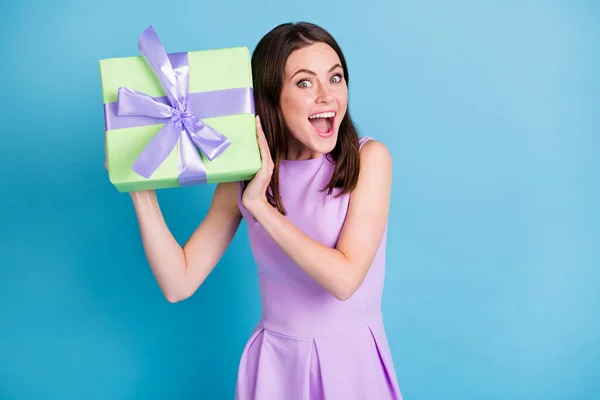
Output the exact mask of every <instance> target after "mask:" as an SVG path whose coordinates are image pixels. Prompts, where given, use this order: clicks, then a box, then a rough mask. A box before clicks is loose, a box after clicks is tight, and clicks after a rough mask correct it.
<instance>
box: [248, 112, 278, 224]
mask: <svg viewBox="0 0 600 400" xmlns="http://www.w3.org/2000/svg"><path fill="white" fill-rule="evenodd" d="M256 139H257V140H258V148H259V149H260V156H261V158H262V167H261V168H260V169H259V170H258V172H257V173H256V175H255V176H254V178H253V179H252V180H251V181H250V183H249V184H248V186H247V187H246V189H245V190H244V194H243V196H242V204H243V205H244V207H246V209H247V210H248V211H249V212H250V213H251V214H253V212H252V210H253V209H255V208H256V207H259V206H262V205H265V204H268V202H267V189H268V187H269V184H270V183H271V176H272V175H273V159H272V158H271V151H270V150H269V145H268V144H267V139H266V138H265V132H264V131H263V129H262V125H261V123H260V118H259V117H258V116H256Z"/></svg>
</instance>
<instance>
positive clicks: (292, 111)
mask: <svg viewBox="0 0 600 400" xmlns="http://www.w3.org/2000/svg"><path fill="white" fill-rule="evenodd" d="M306 110H307V104H306V101H305V99H304V98H302V97H301V96H286V98H282V102H281V111H282V112H283V116H284V117H285V119H286V123H287V124H288V126H296V125H298V124H301V123H302V122H303V120H304V119H305V118H306Z"/></svg>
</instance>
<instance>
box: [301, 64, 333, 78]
mask: <svg viewBox="0 0 600 400" xmlns="http://www.w3.org/2000/svg"><path fill="white" fill-rule="evenodd" d="M336 68H342V66H341V65H340V64H335V65H334V66H333V67H331V68H330V69H329V71H328V72H333V71H334V70H335V69H336ZM301 72H304V73H306V74H309V75H316V73H314V72H313V71H311V70H309V69H304V68H303V69H299V70H298V71H296V72H294V74H293V75H292V77H291V78H290V80H292V79H294V77H295V76H296V75H298V74H299V73H301Z"/></svg>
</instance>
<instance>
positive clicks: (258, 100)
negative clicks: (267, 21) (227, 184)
mask: <svg viewBox="0 0 600 400" xmlns="http://www.w3.org/2000/svg"><path fill="white" fill-rule="evenodd" d="M315 42H322V43H325V44H327V45H329V46H330V47H331V48H332V49H333V50H334V51H335V52H336V53H337V55H338V57H339V59H340V62H341V65H342V69H343V71H344V77H345V79H346V84H348V82H349V75H348V66H347V64H346V59H345V58H344V54H343V53H342V50H341V48H340V46H339V45H338V43H337V42H336V41H335V39H334V38H333V37H332V36H331V34H329V33H328V32H327V31H326V30H325V29H323V28H321V27H319V26H317V25H314V24H311V23H308V22H299V23H295V24H293V23H285V24H281V25H279V26H277V27H275V28H274V29H273V30H271V31H270V32H268V33H267V34H266V35H265V36H264V37H263V38H262V39H261V40H260V41H259V42H258V44H257V46H256V49H255V50H254V52H253V54H252V79H253V86H254V104H255V109H256V112H257V114H258V115H259V116H260V121H261V124H262V127H263V130H264V132H265V137H266V139H267V142H268V144H269V150H270V151H271V156H272V157H273V164H274V168H273V174H272V177H271V183H270V184H269V189H268V190H267V200H268V202H269V203H270V204H271V205H272V206H273V207H277V210H278V211H279V212H280V213H282V214H284V215H285V214H286V211H285V207H284V205H283V202H282V200H281V194H280V192H279V167H280V165H281V161H282V160H283V159H285V157H287V151H288V146H287V144H288V138H289V135H290V132H289V129H288V127H287V125H286V123H285V120H284V117H283V113H282V111H281V105H280V104H281V103H280V98H281V90H282V87H283V74H284V68H285V64H286V61H287V59H288V57H289V56H290V54H291V53H292V52H294V51H295V50H298V49H301V48H303V47H307V46H309V45H311V44H313V43H315ZM328 157H329V159H330V160H331V161H332V162H333V163H334V165H335V167H334V171H333V174H332V176H331V180H330V181H329V183H328V184H327V185H326V186H325V187H324V188H323V190H327V192H328V194H329V195H331V193H332V192H333V190H334V188H339V189H340V191H339V192H338V193H337V196H340V195H342V194H344V193H349V192H351V191H352V190H354V188H355V187H356V183H357V181H358V174H359V166H360V165H359V164H360V158H359V145H358V132H357V129H356V127H355V126H354V123H353V122H352V119H351V118H350V111H349V110H347V111H346V114H345V115H344V118H343V119H342V121H341V123H340V128H339V132H338V138H337V143H336V145H335V147H334V148H333V150H332V151H331V152H330V153H329V154H328ZM247 184H248V182H245V183H244V188H245V187H246V185H247Z"/></svg>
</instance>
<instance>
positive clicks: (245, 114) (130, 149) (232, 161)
mask: <svg viewBox="0 0 600 400" xmlns="http://www.w3.org/2000/svg"><path fill="white" fill-rule="evenodd" d="M138 48H139V50H140V53H141V55H140V56H132V57H122V58H109V59H104V60H100V62H99V65H100V77H101V85H102V98H103V103H104V117H105V141H106V142H105V145H106V156H107V161H108V173H109V179H110V181H111V183H112V184H113V185H114V186H115V187H116V188H117V190H118V191H120V192H131V191H139V190H149V189H163V188H175V187H182V186H191V185H198V184H207V183H219V182H234V181H243V180H250V179H252V177H253V176H254V175H255V174H256V172H257V171H258V170H259V169H260V167H261V158H260V151H259V148H258V144H257V139H256V123H255V119H254V118H255V117H254V100H253V92H252V72H251V64H250V53H249V51H248V49H247V48H245V47H238V48H226V49H215V50H200V51H189V52H180V53H166V51H165V49H164V47H163V45H162V44H161V42H160V39H159V38H158V36H157V35H156V32H155V31H154V29H153V28H152V26H150V27H148V29H146V30H145V31H144V32H143V33H142V35H141V36H140V38H139V41H138Z"/></svg>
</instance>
